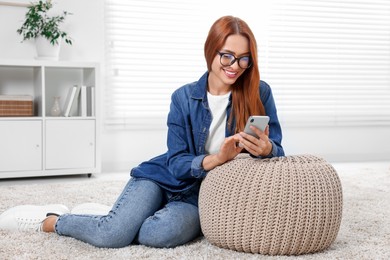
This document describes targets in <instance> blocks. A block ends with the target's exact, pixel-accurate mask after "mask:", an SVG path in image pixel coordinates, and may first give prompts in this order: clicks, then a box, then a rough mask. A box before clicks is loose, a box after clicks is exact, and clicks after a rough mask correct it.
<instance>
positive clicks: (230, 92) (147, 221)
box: [0, 16, 284, 248]
mask: <svg viewBox="0 0 390 260" xmlns="http://www.w3.org/2000/svg"><path fill="white" fill-rule="evenodd" d="M204 53H205V57H206V62H207V69H208V70H207V72H206V73H205V74H204V75H202V76H201V78H200V79H199V80H198V81H197V82H194V83H190V84H187V85H184V86H182V87H181V88H179V89H177V90H176V91H175V92H174V93H173V94H172V100H171V105H170V112H169V114H168V119H167V120H168V127H169V128H168V137H167V145H168V151H167V152H166V153H165V154H163V155H160V156H158V157H155V158H153V159H151V160H149V161H146V162H143V163H142V164H140V165H139V166H137V167H135V168H134V169H132V171H131V176H132V178H131V179H130V180H129V182H128V184H127V185H126V186H125V188H124V190H123V192H122V194H121V195H120V196H119V198H118V199H117V201H116V202H115V204H114V206H113V207H112V209H111V210H110V212H109V213H108V215H89V214H61V213H65V212H66V210H65V207H61V205H53V206H52V208H50V205H49V206H28V205H24V206H17V207H14V208H11V209H9V210H7V211H6V212H4V213H3V214H2V215H1V216H0V227H2V228H5V229H19V230H23V229H28V228H34V229H36V230H41V231H44V232H56V233H57V234H59V235H63V236H70V237H73V238H76V239H79V240H82V241H85V242H87V243H90V244H92V245H94V246H97V247H113V248H118V247H124V246H127V245H130V244H131V243H139V244H143V245H147V246H152V247H175V246H178V245H182V244H184V243H187V242H189V241H191V240H193V239H194V238H196V237H198V236H199V235H200V233H201V229H200V221H199V212H198V194H199V187H200V183H201V181H202V179H203V178H205V177H206V175H207V172H208V171H210V170H212V169H213V168H215V167H216V166H218V165H221V164H223V163H225V162H227V161H229V160H232V159H234V157H236V156H237V155H238V154H239V153H241V152H247V153H250V154H251V155H252V157H256V158H259V159H261V158H268V157H274V156H283V155H284V151H283V148H282V145H281V141H282V131H281V128H280V124H279V121H278V117H277V111H276V108H275V103H274V98H273V96H272V92H271V89H270V86H269V85H267V84H266V83H265V82H264V81H260V75H259V67H258V62H257V46H256V40H255V37H254V35H253V33H252V31H251V30H250V28H249V27H248V25H247V24H246V23H245V22H244V21H243V20H241V19H239V18H237V17H232V16H224V17H221V18H220V19H218V20H217V21H216V22H215V23H214V24H213V25H212V27H211V29H210V31H209V34H208V37H207V39H206V42H205V46H204ZM251 115H268V116H269V117H270V121H269V125H268V126H267V128H266V129H265V131H264V132H263V131H261V130H259V129H252V130H254V131H255V132H256V134H257V136H258V137H253V136H251V135H248V134H246V133H244V132H243V129H244V126H245V123H246V120H247V118H248V117H249V116H251ZM50 212H52V213H53V212H54V213H56V212H57V213H60V214H61V215H59V214H50ZM47 213H49V214H47Z"/></svg>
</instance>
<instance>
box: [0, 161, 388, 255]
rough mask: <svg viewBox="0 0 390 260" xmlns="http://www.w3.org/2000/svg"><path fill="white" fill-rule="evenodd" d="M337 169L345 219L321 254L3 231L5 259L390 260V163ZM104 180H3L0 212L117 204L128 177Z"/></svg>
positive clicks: (1, 247) (0, 239) (1, 245)
mask: <svg viewBox="0 0 390 260" xmlns="http://www.w3.org/2000/svg"><path fill="white" fill-rule="evenodd" d="M334 166H335V168H336V170H337V172H338V173H339V176H340V179H341V183H342V186H343V194H344V207H343V219H342V222H341V228H340V231H339V234H338V236H337V239H336V241H335V242H334V243H333V244H332V245H331V246H330V247H329V248H328V249H327V250H325V251H323V252H319V253H316V254H310V255H302V256H297V257H287V256H273V257H270V256H263V255H254V254H247V253H240V252H235V251H231V250H226V249H221V248H218V247H215V246H213V245H211V244H210V243H208V242H207V241H206V240H205V239H204V238H199V239H198V240H196V241H193V242H191V243H189V244H187V245H184V246H180V247H177V248H173V249H155V248H148V247H145V246H140V245H131V246H128V247H125V248H121V249H99V248H95V247H93V246H90V245H88V244H85V243H83V242H80V241H77V240H75V239H72V238H69V237H61V236H58V235H56V234H46V233H35V232H8V231H0V259H18V260H19V259H213V260H214V259H291V258H297V259H390V203H389V202H390V162H387V163H366V164H364V163H354V164H334ZM104 176H105V177H103V178H102V177H99V176H92V177H91V178H89V179H88V178H86V177H62V178H58V177H57V178H51V179H50V181H48V179H47V178H43V179H41V178H37V179H29V180H27V181H26V180H23V181H18V180H12V181H10V180H1V181H0V212H3V211H4V210H6V209H7V208H9V207H12V206H16V205H20V204H39V205H42V204H48V203H62V204H65V205H67V206H68V207H69V208H72V207H74V206H75V205H77V204H80V203H84V202H100V203H103V204H112V203H114V201H115V200H116V198H117V196H118V195H119V194H120V192H121V190H122V188H123V186H124V185H125V184H126V182H127V178H128V174H127V173H124V174H122V175H121V176H120V177H119V178H118V177H113V178H111V177H107V176H110V175H109V174H104ZM113 176H117V175H114V174H113Z"/></svg>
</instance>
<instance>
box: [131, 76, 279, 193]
mask: <svg viewBox="0 0 390 260" xmlns="http://www.w3.org/2000/svg"><path fill="white" fill-rule="evenodd" d="M207 79H208V72H206V73H205V74H204V75H203V76H202V77H201V78H200V79H199V80H198V81H196V82H193V83H189V84H186V85H184V86H182V87H181V88H179V89H177V90H176V91H175V92H174V93H173V94H172V97H171V105H170V111H169V114H168V120H167V125H168V138H167V145H168V151H167V152H166V153H164V154H162V155H160V156H157V157H155V158H152V159H151V160H149V161H146V162H143V163H141V164H140V165H138V166H137V167H135V168H133V169H132V170H131V176H133V177H137V178H146V179H150V180H153V181H155V182H157V183H158V184H159V185H160V186H161V187H163V188H165V189H167V190H169V191H172V192H181V191H184V190H187V189H190V188H191V187H193V186H194V185H196V184H199V183H200V181H201V180H202V179H203V178H204V177H205V176H206V175H207V171H205V170H204V169H203V167H202V161H203V158H204V157H205V156H206V155H207V153H206V151H205V145H206V140H207V136H208V133H209V128H210V124H211V120H212V115H211V112H210V109H209V107H208V102H207ZM259 89H260V99H261V101H262V102H263V105H264V108H265V111H266V114H267V115H268V116H269V117H270V121H269V133H270V134H269V138H270V141H271V143H272V152H271V154H270V155H269V157H274V156H284V151H283V147H282V145H281V142H282V130H281V127H280V124H279V120H278V116H277V111H276V107H275V102H274V98H273V96H272V91H271V88H270V86H269V85H268V84H267V83H265V82H264V81H260V86H259ZM230 112H231V100H230V101H229V104H228V106H227V117H228V118H229V115H230ZM226 125H228V124H226ZM234 125H235V121H233V126H232V127H229V126H227V127H226V136H230V135H233V134H234V130H233V129H234ZM259 158H263V157H261V156H260V157H259Z"/></svg>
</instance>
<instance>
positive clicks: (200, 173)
mask: <svg viewBox="0 0 390 260" xmlns="http://www.w3.org/2000/svg"><path fill="white" fill-rule="evenodd" d="M206 156H207V154H202V155H199V156H196V157H195V158H194V159H193V160H192V164H191V175H192V176H193V177H194V178H204V177H205V176H206V175H207V171H205V169H203V166H202V163H203V159H204V158H205V157H206Z"/></svg>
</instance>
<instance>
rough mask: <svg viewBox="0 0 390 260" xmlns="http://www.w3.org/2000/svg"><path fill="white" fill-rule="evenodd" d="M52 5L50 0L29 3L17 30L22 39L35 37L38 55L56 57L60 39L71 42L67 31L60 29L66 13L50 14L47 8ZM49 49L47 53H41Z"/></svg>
mask: <svg viewBox="0 0 390 260" xmlns="http://www.w3.org/2000/svg"><path fill="white" fill-rule="evenodd" d="M52 7H53V4H52V2H51V0H46V1H42V0H39V1H38V2H35V3H31V5H30V6H28V7H27V8H28V11H27V13H26V16H25V18H26V19H25V21H24V23H23V25H22V26H21V27H20V28H19V29H18V30H17V32H18V33H19V34H20V35H22V36H23V40H22V42H23V41H25V40H29V39H35V43H36V47H37V53H38V57H43V58H58V54H59V47H60V44H61V40H62V39H64V40H65V42H66V43H67V44H70V45H71V44H72V39H71V38H70V37H69V36H68V33H66V32H65V31H63V30H61V29H60V24H61V23H63V22H64V20H65V18H66V16H67V15H69V14H70V13H68V12H67V11H63V12H62V13H61V14H59V15H55V16H50V15H49V10H50V9H51V8H52ZM50 46H51V47H50ZM45 51H49V53H43V52H45Z"/></svg>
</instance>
